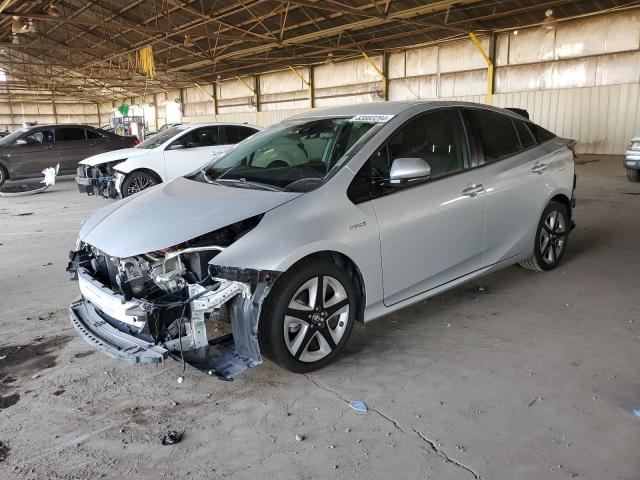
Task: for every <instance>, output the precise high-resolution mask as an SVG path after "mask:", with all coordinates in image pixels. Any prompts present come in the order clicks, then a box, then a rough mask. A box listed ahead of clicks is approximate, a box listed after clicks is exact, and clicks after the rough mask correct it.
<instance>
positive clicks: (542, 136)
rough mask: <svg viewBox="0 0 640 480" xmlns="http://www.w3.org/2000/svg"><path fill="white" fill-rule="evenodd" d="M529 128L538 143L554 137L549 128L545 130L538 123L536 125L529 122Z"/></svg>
mask: <svg viewBox="0 0 640 480" xmlns="http://www.w3.org/2000/svg"><path fill="white" fill-rule="evenodd" d="M529 128H530V129H531V132H532V133H533V136H534V137H536V140H537V141H538V143H544V142H547V141H549V140H551V139H552V138H555V135H554V134H553V133H551V132H550V131H549V130H545V129H544V128H542V127H541V126H540V125H536V124H535V123H529Z"/></svg>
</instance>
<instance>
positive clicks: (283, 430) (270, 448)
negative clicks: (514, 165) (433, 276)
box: [0, 157, 640, 480]
mask: <svg viewBox="0 0 640 480" xmlns="http://www.w3.org/2000/svg"><path fill="white" fill-rule="evenodd" d="M579 160H580V161H585V160H586V161H588V162H587V163H583V164H580V165H578V167H577V171H578V208H577V209H576V210H575V220H576V222H577V225H578V226H577V228H576V230H575V231H574V232H573V234H572V236H571V238H570V241H569V245H568V251H567V254H566V257H565V261H564V263H563V264H562V265H561V267H560V268H558V269H557V270H556V271H554V272H551V273H545V274H536V273H533V272H529V271H525V270H522V269H520V268H517V267H510V268H507V269H505V270H503V271H501V272H498V273H494V274H492V275H490V276H487V277H485V278H482V279H480V280H478V281H476V282H473V283H472V284H469V285H466V286H463V287H460V288H457V289H455V290H452V291H450V292H448V293H446V294H444V295H441V296H439V297H437V298H433V299H431V300H428V301H426V302H422V303H420V304H418V305H415V306H413V307H411V308H408V309H406V310H404V311H401V312H399V313H396V314H394V315H391V316H388V317H386V318H383V319H381V320H378V321H376V322H374V323H371V324H368V325H367V326H366V327H363V326H360V327H358V328H356V329H355V330H354V333H353V336H352V338H351V341H350V343H349V345H348V346H347V350H346V353H345V354H344V355H343V356H342V357H341V358H340V360H339V361H338V362H337V363H335V364H334V365H332V366H330V367H329V368H326V369H324V370H322V371H320V372H317V373H315V374H313V375H308V376H304V375H295V374H291V373H288V372H286V371H283V370H281V369H279V368H277V367H276V366H274V365H273V364H271V363H269V362H266V363H265V364H264V365H262V366H260V367H257V368H255V369H252V370H250V371H248V372H246V373H245V374H243V375H242V376H240V377H239V378H237V379H236V380H235V381H234V382H231V383H225V382H220V381H217V380H214V379H212V378H209V377H206V376H203V375H201V374H199V373H196V372H193V371H189V372H187V375H186V378H185V381H184V382H183V383H182V384H178V383H177V381H176V379H177V378H178V376H179V375H180V374H181V366H180V365H178V364H177V363H174V362H171V361H170V362H169V363H168V364H167V365H165V366H160V367H151V366H137V367H134V366H127V365H124V364H121V363H118V362H116V361H115V360H112V359H110V358H107V357H104V356H102V355H100V354H94V353H93V352H92V351H91V350H90V349H89V348H88V347H87V346H86V345H85V344H84V342H83V341H82V340H80V339H78V338H76V337H75V336H74V335H73V332H72V329H71V327H70V325H69V322H68V318H67V305H68V303H69V301H70V300H71V299H72V298H73V297H74V296H75V295H77V285H76V284H75V283H72V282H69V281H68V280H67V279H66V273H65V271H64V268H65V266H66V263H67V252H68V251H69V250H70V249H71V248H72V247H73V244H74V240H75V238H76V235H77V232H78V230H79V228H80V225H81V223H82V221H83V220H84V219H85V218H87V217H88V216H89V215H90V214H91V213H92V212H93V211H95V210H96V209H97V208H98V207H99V206H101V205H104V204H106V203H107V202H108V201H107V200H103V199H99V198H88V197H86V196H82V195H79V194H78V193H77V192H76V191H75V185H74V183H73V182H72V181H71V180H64V181H61V182H60V183H59V184H58V185H57V186H56V188H55V190H54V191H52V192H49V193H44V194H40V195H36V196H33V197H22V198H14V199H4V198H0V272H1V275H0V312H1V313H0V379H3V380H2V384H0V395H3V397H2V399H0V442H1V443H0V478H21V479H22V478H27V479H29V478H34V479H35V478H37V479H42V478H47V479H57V478H73V479H93V478H97V477H103V478H118V479H126V478H153V479H164V478H167V479H168V478H172V479H173V478H185V476H186V474H190V476H191V477H192V478H225V477H226V478H234V479H235V478H241V479H244V478H247V479H253V478H267V477H269V476H272V477H273V478H278V479H289V478H291V479H310V478H314V479H316V478H367V479H369V478H375V479H378V478H380V479H390V478H402V479H425V478H430V479H445V480H446V479H473V478H482V479H509V480H512V479H542V478H544V479H566V478H586V479H597V480H602V479H607V480H611V479H638V478H640V455H639V454H638V445H639V444H640V418H635V417H634V416H633V414H632V411H633V410H634V409H640V316H639V313H638V312H639V310H640V308H639V307H640V296H639V295H638V292H639V290H638V284H639V281H640V273H639V271H640V221H639V220H638V218H639V216H638V212H640V184H631V183H629V182H627V180H626V178H625V177H624V173H623V171H622V168H621V159H620V158H619V157H581V158H580V159H579ZM115 234H118V233H117V232H114V235H115ZM123 234H124V235H135V232H123ZM478 287H484V291H481V289H479V288H478ZM351 399H360V400H363V401H365V402H366V403H367V405H368V406H369V408H370V412H369V413H368V414H366V415H363V414H358V413H356V412H355V411H354V410H351V409H349V408H348V406H347V403H346V402H347V401H348V400H351ZM168 429H177V430H184V432H185V436H184V439H183V441H182V442H181V443H180V444H178V445H175V446H169V447H167V446H161V445H160V436H161V435H162V434H163V433H164V432H166V431H167V430H168ZM296 433H300V434H302V435H304V437H305V439H304V440H303V441H301V442H296V440H295V435H296Z"/></svg>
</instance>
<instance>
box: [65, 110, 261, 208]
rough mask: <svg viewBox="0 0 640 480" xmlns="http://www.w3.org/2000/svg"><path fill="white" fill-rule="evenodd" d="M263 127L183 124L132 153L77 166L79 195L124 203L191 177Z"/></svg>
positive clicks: (118, 153) (113, 153) (101, 156)
mask: <svg viewBox="0 0 640 480" xmlns="http://www.w3.org/2000/svg"><path fill="white" fill-rule="evenodd" d="M259 130H262V128H261V127H257V126H254V125H246V124H232V123H185V124H181V125H177V126H174V127H171V128H168V129H166V130H164V131H162V132H159V133H157V134H156V135H154V136H153V137H151V138H149V139H147V140H145V141H144V142H142V143H140V144H139V145H137V146H136V147H134V148H124V149H121V150H113V151H111V152H106V153H101V154H99V155H94V156H92V157H89V158H86V159H84V160H83V161H81V162H80V163H79V166H78V174H77V177H76V183H77V184H78V189H79V190H80V192H85V193H87V194H88V195H101V196H104V197H109V198H118V197H127V196H129V195H132V194H134V193H137V192H140V191H142V190H144V189H146V188H149V187H152V186H154V185H157V184H158V183H162V182H168V181H170V180H173V179H174V178H177V177H181V176H183V175H186V174H188V173H191V172H193V171H195V170H197V169H198V168H200V167H202V166H204V165H206V164H207V163H209V162H210V161H211V159H212V158H215V157H216V156H219V155H222V154H224V153H225V152H227V151H228V150H230V149H231V148H233V146H234V145H235V144H236V143H239V142H241V141H242V140H244V139H245V138H247V137H250V136H251V135H253V134H254V133H256V132H257V131H259Z"/></svg>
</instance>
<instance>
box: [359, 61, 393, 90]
mask: <svg viewBox="0 0 640 480" xmlns="http://www.w3.org/2000/svg"><path fill="white" fill-rule="evenodd" d="M362 56H363V57H364V59H365V60H366V61H367V62H368V63H369V65H371V66H372V67H373V69H374V70H375V71H376V73H377V74H378V75H379V76H380V80H381V81H382V98H384V99H385V100H388V93H387V92H388V90H389V88H388V83H389V82H388V80H387V76H386V75H385V74H384V72H383V71H382V70H380V68H379V67H378V65H376V62H374V61H373V60H372V59H371V57H369V55H367V54H366V53H365V52H362ZM382 61H383V62H385V61H386V60H385V57H384V55H383V57H382ZM385 68H386V67H385Z"/></svg>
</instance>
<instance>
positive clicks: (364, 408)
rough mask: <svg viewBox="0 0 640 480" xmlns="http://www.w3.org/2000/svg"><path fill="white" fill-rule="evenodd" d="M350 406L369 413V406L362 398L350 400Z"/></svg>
mask: <svg viewBox="0 0 640 480" xmlns="http://www.w3.org/2000/svg"><path fill="white" fill-rule="evenodd" d="M349 407H350V408H353V409H354V410H356V411H358V412H362V413H367V406H366V405H365V403H364V402H363V401H361V400H351V401H350V402H349Z"/></svg>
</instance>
